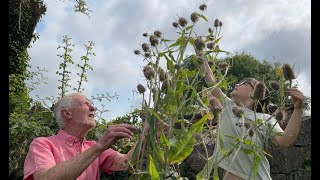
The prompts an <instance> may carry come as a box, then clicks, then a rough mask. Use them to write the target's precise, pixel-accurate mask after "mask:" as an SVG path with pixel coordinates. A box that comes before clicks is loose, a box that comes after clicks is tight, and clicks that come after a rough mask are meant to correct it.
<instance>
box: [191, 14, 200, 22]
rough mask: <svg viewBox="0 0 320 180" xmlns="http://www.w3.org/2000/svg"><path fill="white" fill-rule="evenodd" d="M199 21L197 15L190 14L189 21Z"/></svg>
mask: <svg viewBox="0 0 320 180" xmlns="http://www.w3.org/2000/svg"><path fill="white" fill-rule="evenodd" d="M198 20H199V16H198V14H197V13H195V12H194V13H192V14H191V21H192V22H197V21H198Z"/></svg>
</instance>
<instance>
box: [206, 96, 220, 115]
mask: <svg viewBox="0 0 320 180" xmlns="http://www.w3.org/2000/svg"><path fill="white" fill-rule="evenodd" d="M209 104H210V110H211V112H212V113H213V114H214V115H215V116H216V115H217V114H219V113H220V112H221V111H222V109H223V106H222V104H221V102H220V101H219V99H218V98H216V97H215V96H212V97H210V99H209Z"/></svg>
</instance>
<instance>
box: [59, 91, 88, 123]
mask: <svg viewBox="0 0 320 180" xmlns="http://www.w3.org/2000/svg"><path fill="white" fill-rule="evenodd" d="M74 96H84V95H83V94H82V93H80V92H76V93H71V94H68V95H65V96H63V97H62V98H61V99H59V100H58V102H56V103H55V105H54V117H55V119H56V120H57V123H58V125H59V128H60V129H63V128H64V119H63V117H62V115H61V110H62V109H69V108H72V107H73V105H74V101H73V98H74Z"/></svg>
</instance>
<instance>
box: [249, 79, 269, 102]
mask: <svg viewBox="0 0 320 180" xmlns="http://www.w3.org/2000/svg"><path fill="white" fill-rule="evenodd" d="M266 91H267V90H266V85H265V84H264V83H263V82H258V83H257V84H256V86H255V87H254V90H253V94H252V97H253V98H254V99H257V100H263V99H264V98H265V94H266Z"/></svg>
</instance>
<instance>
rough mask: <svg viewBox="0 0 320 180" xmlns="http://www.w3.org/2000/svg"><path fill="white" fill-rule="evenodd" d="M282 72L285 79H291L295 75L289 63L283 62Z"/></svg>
mask: <svg viewBox="0 0 320 180" xmlns="http://www.w3.org/2000/svg"><path fill="white" fill-rule="evenodd" d="M282 73H283V76H284V78H285V79H286V80H289V81H291V80H292V79H295V78H296V76H295V74H294V72H293V68H292V67H291V65H290V64H283V65H282Z"/></svg>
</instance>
